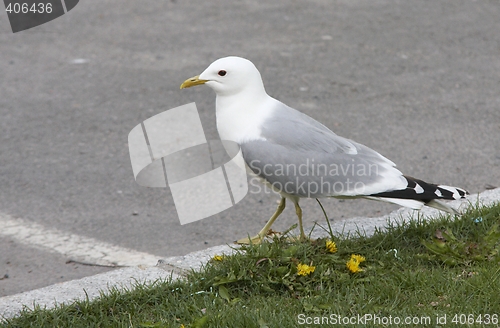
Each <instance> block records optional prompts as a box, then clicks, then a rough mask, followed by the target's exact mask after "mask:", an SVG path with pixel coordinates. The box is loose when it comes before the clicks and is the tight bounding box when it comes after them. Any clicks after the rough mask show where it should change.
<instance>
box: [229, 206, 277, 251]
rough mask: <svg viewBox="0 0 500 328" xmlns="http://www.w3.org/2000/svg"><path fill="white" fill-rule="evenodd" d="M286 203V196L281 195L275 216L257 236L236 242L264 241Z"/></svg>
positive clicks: (255, 242)
mask: <svg viewBox="0 0 500 328" xmlns="http://www.w3.org/2000/svg"><path fill="white" fill-rule="evenodd" d="M285 205H286V201H285V197H281V201H280V203H279V205H278V208H277V209H276V212H274V214H273V216H271V218H270V219H269V221H267V223H266V225H265V226H264V228H262V230H260V231H259V233H258V234H257V235H256V236H254V237H251V238H243V239H240V240H238V241H237V242H236V243H237V244H260V243H261V242H262V240H263V239H264V237H265V236H266V235H267V232H268V231H269V229H271V226H272V225H273V223H274V221H276V219H277V218H278V216H280V214H281V213H282V212H283V210H284V209H285Z"/></svg>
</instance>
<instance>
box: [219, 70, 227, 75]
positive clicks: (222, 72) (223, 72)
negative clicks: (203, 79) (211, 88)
mask: <svg viewBox="0 0 500 328" xmlns="http://www.w3.org/2000/svg"><path fill="white" fill-rule="evenodd" d="M217 74H219V76H224V75H226V71H225V70H220V71H219V73H217Z"/></svg>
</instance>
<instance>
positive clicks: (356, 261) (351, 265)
mask: <svg viewBox="0 0 500 328" xmlns="http://www.w3.org/2000/svg"><path fill="white" fill-rule="evenodd" d="M364 261H366V258H365V257H364V256H361V255H357V254H352V255H351V258H350V260H349V261H347V263H346V266H347V268H348V269H349V271H351V272H352V273H356V272H359V271H363V269H360V268H359V265H360V264H361V262H364Z"/></svg>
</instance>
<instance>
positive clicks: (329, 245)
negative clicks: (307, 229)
mask: <svg viewBox="0 0 500 328" xmlns="http://www.w3.org/2000/svg"><path fill="white" fill-rule="evenodd" d="M326 250H327V251H329V252H330V253H335V252H337V244H335V242H334V241H332V240H330V239H328V240H327V241H326Z"/></svg>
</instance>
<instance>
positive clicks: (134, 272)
mask: <svg viewBox="0 0 500 328" xmlns="http://www.w3.org/2000/svg"><path fill="white" fill-rule="evenodd" d="M477 201H479V203H480V204H483V205H490V204H493V203H495V202H498V201H500V188H497V189H493V190H487V191H484V192H482V193H480V194H473V195H470V196H469V198H468V201H453V202H451V205H452V206H455V207H462V208H463V207H467V206H468V205H469V202H470V203H472V204H475V203H476V202H477ZM420 212H421V214H423V215H424V216H426V217H431V216H435V215H437V214H438V212H439V211H438V210H435V209H432V208H424V209H422V210H421V211H420ZM414 214H415V211H413V210H410V209H406V208H401V209H399V210H397V211H394V212H392V213H390V214H388V215H384V216H381V217H377V218H359V217H358V218H352V219H348V220H345V221H342V222H333V223H332V229H333V231H334V232H335V233H344V234H346V233H357V232H358V231H361V232H364V233H366V235H368V236H369V235H372V234H373V233H374V231H375V229H376V228H378V229H384V227H385V226H386V225H387V223H388V222H400V221H402V220H405V219H409V218H410V217H411V216H412V215H414ZM311 236H312V237H313V238H320V237H325V236H327V233H326V232H325V231H324V230H323V229H320V228H316V229H315V230H314V231H313V233H312V235H311ZM234 251H235V250H234V248H233V247H230V246H228V245H221V246H215V247H211V248H207V249H205V250H202V251H198V252H193V253H190V254H187V255H184V256H175V257H169V258H166V259H160V260H159V261H158V264H157V265H156V266H154V267H141V266H138V267H129V268H121V269H117V270H114V271H110V272H106V273H101V274H98V275H94V276H90V277H86V278H83V279H78V280H72V281H67V282H64V283H60V284H55V285H52V286H48V287H44V288H40V289H36V290H32V291H29V292H24V293H19V294H15V295H10V296H5V297H2V298H0V321H1V319H2V318H10V317H13V316H16V315H18V314H19V312H20V311H21V310H22V309H23V308H25V307H28V308H31V309H32V308H33V306H34V304H37V305H39V306H40V307H42V308H44V307H45V308H47V309H50V308H53V307H54V306H56V305H57V304H67V303H70V302H72V301H74V300H79V299H80V300H81V299H85V298H86V297H88V298H89V299H91V300H92V299H95V298H97V297H98V296H99V295H100V294H101V293H102V292H104V293H106V292H107V291H109V289H110V288H111V287H116V288H132V287H133V286H134V284H135V283H136V282H154V281H155V280H158V279H168V278H170V277H172V279H182V276H183V274H184V273H185V272H186V271H188V270H191V269H194V270H199V269H200V268H201V266H202V265H203V264H204V263H207V262H208V261H209V260H210V259H211V258H212V257H213V256H214V255H221V254H231V253H233V252H234Z"/></svg>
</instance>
